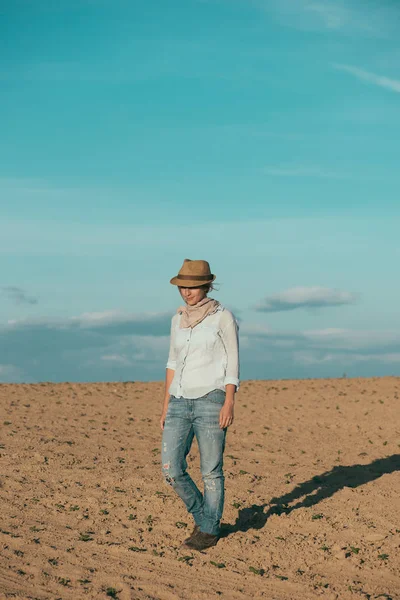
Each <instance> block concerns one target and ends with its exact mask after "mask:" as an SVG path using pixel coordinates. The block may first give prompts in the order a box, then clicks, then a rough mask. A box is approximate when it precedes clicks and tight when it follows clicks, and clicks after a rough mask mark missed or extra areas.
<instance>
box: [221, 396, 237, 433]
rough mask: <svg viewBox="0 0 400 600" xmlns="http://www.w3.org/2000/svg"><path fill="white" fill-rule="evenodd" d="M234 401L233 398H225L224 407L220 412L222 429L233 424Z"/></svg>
mask: <svg viewBox="0 0 400 600" xmlns="http://www.w3.org/2000/svg"><path fill="white" fill-rule="evenodd" d="M233 409H234V403H233V401H231V400H228V399H227V400H225V403H224V405H223V407H222V408H221V410H220V413H219V426H220V428H221V429H225V427H229V425H232V423H233V419H234V410H233Z"/></svg>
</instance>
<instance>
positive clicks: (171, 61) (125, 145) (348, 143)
mask: <svg viewBox="0 0 400 600" xmlns="http://www.w3.org/2000/svg"><path fill="white" fill-rule="evenodd" d="M399 21H400V7H399V6H398V3H397V2H393V1H390V0H380V1H379V2H378V1H373V0H370V1H369V2H365V0H363V1H357V0H353V1H351V0H347V1H346V2H340V1H333V0H332V1H330V0H315V1H312V0H308V1H307V0H279V1H278V0H209V1H208V0H180V1H178V0H170V1H169V2H168V3H166V2H165V1H164V0H162V1H161V0H158V1H149V0H147V1H146V2H145V1H141V0H136V1H135V2H128V1H127V0H96V1H91V0H68V1H67V0H60V1H59V2H57V4H55V3H54V2H52V1H50V0H36V1H35V2H29V1H28V0H12V1H11V0H6V1H5V2H4V3H3V4H2V12H1V15H0V86H1V94H0V110H1V115H2V128H1V136H0V208H1V220H0V255H1V265H2V278H1V282H0V381H42V380H47V381H50V380H52V381H64V380H69V381H71V380H76V381H84V380H133V379H134V380H152V379H162V378H163V376H164V366H165V361H166V355H167V351H168V328H169V325H168V324H169V321H170V318H171V316H172V314H173V313H174V311H175V309H176V307H177V305H178V303H179V298H178V295H177V291H176V289H175V288H174V287H173V286H171V285H170V284H169V279H170V278H171V277H172V276H174V275H175V274H176V272H177V271H178V270H179V268H180V266H181V264H182V262H183V259H184V258H186V257H188V258H192V259H193V258H203V259H207V260H209V261H210V263H211V266H212V269H213V271H214V272H215V273H216V274H217V280H218V282H219V284H220V286H219V287H220V289H219V292H218V293H216V294H215V297H216V298H217V299H219V300H220V301H222V302H223V303H224V304H226V305H227V306H228V307H230V308H232V309H233V310H234V311H235V314H236V315H237V317H238V318H239V319H240V332H241V364H242V369H241V372H242V377H243V378H244V379H246V378H261V379H263V378H297V377H324V376H327V377H338V376H341V375H342V374H343V373H346V374H347V375H349V376H359V375H360V376H368V375H385V374H393V375H400V325H399V318H398V314H399V310H398V298H399V294H400V283H399V278H398V276H397V264H398V261H399V259H400V244H399V236H398V225H399V216H400V202H399V193H398V190H399V184H400V175H399V168H398V156H399V139H400V67H399V64H400V62H399V58H400V41H399V37H398V27H399Z"/></svg>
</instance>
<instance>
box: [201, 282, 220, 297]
mask: <svg viewBox="0 0 400 600" xmlns="http://www.w3.org/2000/svg"><path fill="white" fill-rule="evenodd" d="M215 285H216V284H215V283H214V282H211V283H205V284H204V285H201V286H200V289H201V290H204V291H205V293H206V294H209V293H210V292H212V291H214V290H215V291H216V292H217V291H218V289H217V288H216V287H215Z"/></svg>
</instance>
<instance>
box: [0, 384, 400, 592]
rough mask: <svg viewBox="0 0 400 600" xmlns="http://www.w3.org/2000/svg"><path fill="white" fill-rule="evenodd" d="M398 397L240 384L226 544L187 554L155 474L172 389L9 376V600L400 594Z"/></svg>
mask: <svg viewBox="0 0 400 600" xmlns="http://www.w3.org/2000/svg"><path fill="white" fill-rule="evenodd" d="M399 393H400V378H394V377H393V378H382V379H340V380H334V379H330V380H307V381H279V382H273V381H248V382H244V383H243V384H242V387H241V390H240V392H239V394H238V398H237V400H238V402H237V410H236V420H235V423H234V425H233V426H232V428H231V429H230V430H229V433H228V440H227V449H226V455H225V474H226V489H227V492H226V505H225V513H224V524H225V525H224V537H223V539H221V540H220V542H219V543H218V545H217V546H216V547H215V548H212V549H210V550H208V551H207V552H204V553H191V552H189V551H187V550H186V551H184V550H183V551H182V550H181V549H180V544H181V541H182V540H183V539H184V538H185V537H186V536H187V532H188V530H189V529H191V528H192V523H191V521H190V519H189V518H188V515H187V513H186V512H185V510H184V508H183V505H182V504H181V502H180V500H179V499H178V498H177V497H176V496H175V495H174V493H173V491H172V490H171V489H170V488H169V487H168V486H167V485H166V484H165V483H164V482H163V480H162V477H161V472H160V465H159V460H160V458H159V457H160V452H159V446H160V429H159V424H158V417H159V407H160V398H161V394H162V384H161V383H140V382H136V383H116V384H114V383H109V384H69V383H64V384H58V385H54V384H50V383H44V384H36V385H23V384H20V385H0V411H1V418H0V419H1V420H0V457H1V459H0V464H1V473H2V475H1V487H0V497H1V513H0V530H1V533H0V555H1V561H0V597H1V598H2V599H3V598H15V597H16V598H37V599H52V600H55V599H57V598H59V599H62V600H64V599H65V600H67V599H74V600H77V599H80V598H107V597H111V598H119V599H120V600H127V599H134V600H136V599H138V600H141V599H159V600H172V599H177V598H182V599H189V598H196V599H197V598H199V599H204V600H205V599H207V600H208V599H210V598H217V597H222V598H227V599H244V598H250V597H251V598H266V599H268V600H287V599H293V600H310V599H313V598H317V597H323V598H327V599H332V600H333V599H339V600H346V599H351V600H354V599H356V598H363V599H364V600H365V599H378V598H386V599H389V598H392V599H395V598H396V599H398V598H400V574H399V573H400V499H399V490H400V413H399V397H398V396H399ZM190 468H191V470H192V472H193V473H194V476H195V479H196V480H197V481H198V480H199V466H198V454H197V449H196V448H194V449H193V451H192V457H191V462H190Z"/></svg>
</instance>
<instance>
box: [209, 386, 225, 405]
mask: <svg viewBox="0 0 400 600" xmlns="http://www.w3.org/2000/svg"><path fill="white" fill-rule="evenodd" d="M205 400H208V401H209V402H213V403H215V404H221V405H222V404H223V403H224V402H225V392H224V391H223V390H212V391H211V392H208V394H206V396H205Z"/></svg>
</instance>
